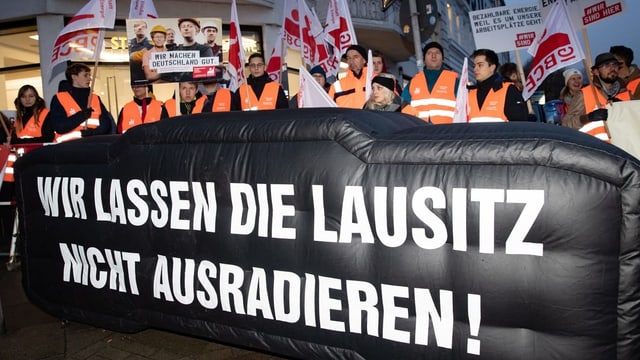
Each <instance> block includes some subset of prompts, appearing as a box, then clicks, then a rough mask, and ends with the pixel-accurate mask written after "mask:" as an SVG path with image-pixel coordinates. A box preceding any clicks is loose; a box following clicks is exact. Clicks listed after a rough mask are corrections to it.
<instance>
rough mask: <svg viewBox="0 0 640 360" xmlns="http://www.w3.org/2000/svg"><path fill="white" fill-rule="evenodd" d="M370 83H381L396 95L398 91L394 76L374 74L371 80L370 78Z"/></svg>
mask: <svg viewBox="0 0 640 360" xmlns="http://www.w3.org/2000/svg"><path fill="white" fill-rule="evenodd" d="M371 83H372V84H373V83H376V84H379V85H382V86H384V87H386V88H387V89H389V90H391V92H392V93H394V94H396V95H398V93H397V92H396V79H395V78H391V77H385V76H380V75H378V76H376V77H374V78H373V80H371Z"/></svg>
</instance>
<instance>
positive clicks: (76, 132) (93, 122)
mask: <svg viewBox="0 0 640 360" xmlns="http://www.w3.org/2000/svg"><path fill="white" fill-rule="evenodd" d="M56 96H57V97H58V101H60V105H62V108H64V111H65V112H66V114H67V116H68V117H70V116H72V115H75V114H77V113H78V112H80V111H82V109H83V108H82V107H80V105H78V103H77V102H76V101H75V100H74V99H73V96H71V94H70V93H69V92H66V91H61V92H59V93H57V94H56ZM91 108H92V109H93V112H92V113H91V115H90V116H89V118H88V119H87V121H86V122H83V123H82V124H80V125H78V126H77V127H76V128H75V129H73V130H71V131H69V132H68V133H66V134H58V133H56V135H55V137H54V138H53V141H54V142H56V143H59V142H64V141H69V140H74V139H80V138H81V137H82V134H81V133H80V131H81V130H84V124H85V123H86V125H87V127H86V128H87V129H95V128H97V127H98V126H100V115H101V114H102V110H101V108H100V98H99V97H98V95H96V94H91Z"/></svg>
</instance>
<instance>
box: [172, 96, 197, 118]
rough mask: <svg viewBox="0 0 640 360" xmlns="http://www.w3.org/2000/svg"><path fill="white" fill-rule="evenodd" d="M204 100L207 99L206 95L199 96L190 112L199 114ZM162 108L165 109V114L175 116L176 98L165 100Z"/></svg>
mask: <svg viewBox="0 0 640 360" xmlns="http://www.w3.org/2000/svg"><path fill="white" fill-rule="evenodd" d="M206 101H207V97H206V96H200V98H198V99H197V100H196V105H195V106H194V107H193V110H192V111H191V114H200V113H201V112H202V109H204V103H205V102H206ZM164 108H165V109H167V114H169V117H175V116H176V99H169V100H167V101H165V102H164ZM181 115H182V114H181Z"/></svg>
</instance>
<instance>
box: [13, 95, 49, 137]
mask: <svg viewBox="0 0 640 360" xmlns="http://www.w3.org/2000/svg"><path fill="white" fill-rule="evenodd" d="M13 103H14V104H15V106H16V119H15V122H14V126H15V130H14V132H13V136H12V137H11V143H12V144H26V143H42V142H50V141H51V140H52V139H51V133H49V134H44V136H43V133H42V125H43V124H44V119H45V118H46V117H47V114H48V113H49V109H47V106H46V104H45V101H44V99H43V98H42V97H40V95H39V94H38V90H36V88H35V87H33V86H32V85H24V86H22V87H21V88H20V90H18V97H16V99H15V101H14V102H13ZM45 132H46V131H45Z"/></svg>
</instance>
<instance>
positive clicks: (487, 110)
mask: <svg viewBox="0 0 640 360" xmlns="http://www.w3.org/2000/svg"><path fill="white" fill-rule="evenodd" d="M507 89H509V86H507V85H506V84H503V86H502V87H501V88H500V89H499V90H498V91H494V90H493V88H492V89H491V90H489V93H488V94H487V97H486V98H485V99H484V103H483V104H482V109H480V107H479V106H478V89H471V90H469V122H506V121H509V120H508V119H507V116H506V115H505V114H504V103H505V100H506V98H507Z"/></svg>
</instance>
